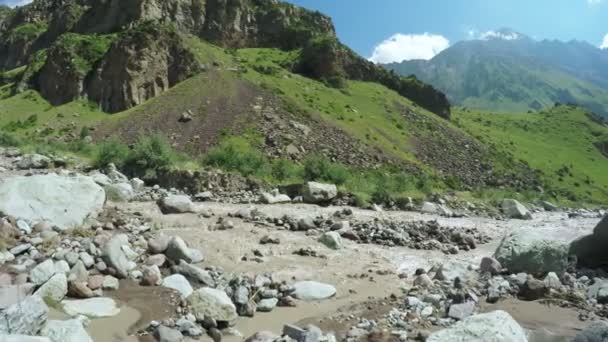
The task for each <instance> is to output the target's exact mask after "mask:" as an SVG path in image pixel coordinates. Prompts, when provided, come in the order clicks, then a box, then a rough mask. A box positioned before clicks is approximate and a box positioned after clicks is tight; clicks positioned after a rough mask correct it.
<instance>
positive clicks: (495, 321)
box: [426, 311, 528, 342]
mask: <svg viewBox="0 0 608 342" xmlns="http://www.w3.org/2000/svg"><path fill="white" fill-rule="evenodd" d="M426 341H427V342H454V341H467V342H528V339H527V338H526V333H525V331H524V329H522V327H521V326H520V325H519V324H517V322H516V321H515V320H514V319H513V317H511V315H509V314H508V313H506V312H504V311H493V312H489V313H485V314H480V315H475V316H471V317H469V318H466V319H464V320H462V321H460V322H458V323H456V324H454V325H453V326H451V327H450V328H447V329H444V330H440V331H437V332H435V333H433V334H431V335H430V336H429V338H428V339H427V340H426Z"/></svg>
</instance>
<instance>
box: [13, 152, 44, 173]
mask: <svg viewBox="0 0 608 342" xmlns="http://www.w3.org/2000/svg"><path fill="white" fill-rule="evenodd" d="M50 165H51V159H50V158H49V157H46V156H43V155H40V154H36V153H34V154H26V155H24V156H23V157H21V159H20V160H19V161H18V162H17V163H16V166H17V168H19V169H21V170H27V169H46V168H47V167H49V166H50Z"/></svg>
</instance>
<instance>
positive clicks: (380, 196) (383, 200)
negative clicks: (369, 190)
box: [372, 189, 393, 204]
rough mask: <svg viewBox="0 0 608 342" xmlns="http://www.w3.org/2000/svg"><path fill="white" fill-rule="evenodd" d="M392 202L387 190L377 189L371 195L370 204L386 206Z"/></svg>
mask: <svg viewBox="0 0 608 342" xmlns="http://www.w3.org/2000/svg"><path fill="white" fill-rule="evenodd" d="M392 201H393V198H392V196H391V194H390V193H389V192H388V190H387V189H377V190H376V191H374V193H373V194H372V202H374V203H376V204H388V203H390V202H392Z"/></svg>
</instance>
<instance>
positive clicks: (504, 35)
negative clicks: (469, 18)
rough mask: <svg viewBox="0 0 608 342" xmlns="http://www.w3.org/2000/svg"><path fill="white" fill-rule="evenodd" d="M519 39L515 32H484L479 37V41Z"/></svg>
mask: <svg viewBox="0 0 608 342" xmlns="http://www.w3.org/2000/svg"><path fill="white" fill-rule="evenodd" d="M519 38H520V35H519V34H518V33H517V32H498V31H486V32H483V33H481V34H480V35H479V39H481V40H490V39H503V40H516V39H519Z"/></svg>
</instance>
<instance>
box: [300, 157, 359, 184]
mask: <svg viewBox="0 0 608 342" xmlns="http://www.w3.org/2000/svg"><path fill="white" fill-rule="evenodd" d="M348 178H349V172H348V170H347V169H346V168H345V167H344V166H342V165H339V164H334V163H332V162H331V161H330V160H329V159H327V157H324V156H318V155H314V156H311V157H308V158H307V159H306V160H305V161H304V179H305V180H307V181H326V182H332V183H335V184H337V185H342V184H344V183H346V181H347V180H348Z"/></svg>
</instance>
